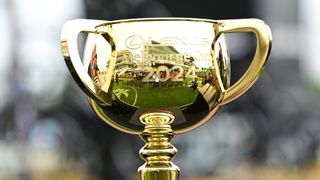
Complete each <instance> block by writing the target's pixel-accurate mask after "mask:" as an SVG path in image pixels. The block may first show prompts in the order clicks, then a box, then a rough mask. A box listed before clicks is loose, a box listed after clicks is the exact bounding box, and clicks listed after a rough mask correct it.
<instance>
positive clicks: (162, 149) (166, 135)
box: [138, 113, 180, 180]
mask: <svg viewBox="0 0 320 180" xmlns="http://www.w3.org/2000/svg"><path fill="white" fill-rule="evenodd" d="M173 120H174V116H172V115H171V114H168V113H148V114H145V115H142V116H141V117H140V121H141V122H142V123H144V124H146V126H145V129H144V131H143V133H142V134H141V135H140V137H141V139H142V140H143V141H145V142H146V145H145V146H144V147H143V148H141V150H140V156H141V158H142V159H144V160H145V161H146V163H145V164H144V165H142V166H141V167H140V168H139V169H138V171H139V176H140V180H179V174H180V169H179V167H178V166H176V165H175V164H173V163H172V162H171V160H172V159H173V158H174V157H175V156H176V153H177V149H176V148H175V147H174V146H173V145H172V144H171V143H170V141H171V140H172V138H173V137H174V136H175V135H174V133H173V131H172V129H171V126H170V125H169V124H171V122H172V121H173Z"/></svg>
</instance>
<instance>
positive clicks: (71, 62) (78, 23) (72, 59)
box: [60, 19, 107, 104]
mask: <svg viewBox="0 0 320 180" xmlns="http://www.w3.org/2000/svg"><path fill="white" fill-rule="evenodd" d="M106 22H107V21H101V20H88V19H76V20H70V21H68V22H66V23H65V24H64V26H63V28H62V31H61V42H60V43H61V49H62V53H63V57H64V60H65V62H66V64H67V67H68V68H69V71H70V73H71V75H72V77H73V78H74V80H75V81H76V82H77V84H78V85H79V86H80V88H81V89H82V90H83V91H84V92H85V93H86V94H87V95H88V96H89V97H90V98H92V99H93V100H95V101H96V102H97V103H99V104H106V102H105V101H104V100H103V99H102V98H100V97H99V96H97V95H96V94H95V88H94V85H93V82H92V80H91V77H90V76H89V74H88V73H87V72H86V70H85V68H84V66H83V64H82V60H81V58H80V56H79V50H78V36H79V34H80V33H81V32H86V33H97V32H96V26H97V25H100V24H103V23H106Z"/></svg>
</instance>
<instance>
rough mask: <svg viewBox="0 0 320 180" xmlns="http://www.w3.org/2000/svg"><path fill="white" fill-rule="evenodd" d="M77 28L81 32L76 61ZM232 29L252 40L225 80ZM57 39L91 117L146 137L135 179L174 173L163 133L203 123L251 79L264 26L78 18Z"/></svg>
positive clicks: (266, 46) (168, 135)
mask: <svg viewBox="0 0 320 180" xmlns="http://www.w3.org/2000/svg"><path fill="white" fill-rule="evenodd" d="M80 32H84V33H86V34H88V37H87V42H86V47H85V49H84V57H83V61H82V60H81V58H80V56H79V54H78V44H77V38H78V35H79V33H80ZM232 32H253V33H254V34H255V35H256V39H257V48H256V53H255V56H254V58H253V61H252V63H251V65H250V67H249V68H248V70H247V71H246V73H245V74H244V75H243V76H242V78H241V79H240V80H239V81H238V82H236V83H235V84H234V85H232V86H231V87H230V66H231V65H230V58H229V54H228V48H227V44H226V40H225V37H224V33H232ZM61 46H62V52H63V55H64V58H65V61H66V64H67V66H68V68H69V71H70V72H71V74H72V76H73V78H74V79H75V81H76V82H77V83H78V85H79V86H80V88H81V89H82V90H83V91H84V92H85V93H86V94H87V95H88V97H89V102H90V104H91V106H92V107H93V110H94V111H95V112H96V113H97V114H98V115H99V117H100V118H101V119H103V120H104V121H105V122H107V123H108V124H110V125H111V126H113V127H114V128H117V129H119V130H121V131H124V132H127V133H132V134H138V135H140V136H141V138H142V139H143V140H144V141H145V142H146V143H147V144H146V146H145V147H144V148H142V150H141V152H140V154H141V157H142V158H143V159H145V160H146V164H145V165H144V166H143V167H141V168H140V170H139V172H140V175H141V176H140V177H141V179H146V180H147V179H178V177H179V168H178V167H177V166H175V165H173V164H172V163H171V159H172V158H173V157H174V156H175V154H176V149H175V148H174V147H173V146H172V145H171V144H170V140H171V139H172V138H173V136H174V134H179V133H183V132H187V131H189V130H192V129H194V128H197V127H199V126H200V125H202V124H204V123H205V122H206V121H208V120H209V119H210V118H211V117H212V116H213V115H214V114H215V113H216V112H217V111H218V110H219V108H220V107H221V105H223V104H226V103H228V102H230V101H232V100H234V99H236V98H237V97H239V96H240V95H241V94H243V93H245V92H246V91H247V90H248V89H249V88H250V87H251V86H252V85H253V84H254V82H255V81H256V80H257V78H258V77H259V75H260V74H261V72H262V70H263V68H264V65H265V62H266V60H267V57H268V55H269V52H270V48H271V32H270V29H269V27H268V26H267V25H266V24H265V23H264V22H263V21H261V20H258V19H240V20H219V21H214V20H208V19H193V18H150V19H129V20H119V21H99V20H84V19H79V20H72V21H68V22H67V23H66V24H65V26H64V27H63V30H62V35H61Z"/></svg>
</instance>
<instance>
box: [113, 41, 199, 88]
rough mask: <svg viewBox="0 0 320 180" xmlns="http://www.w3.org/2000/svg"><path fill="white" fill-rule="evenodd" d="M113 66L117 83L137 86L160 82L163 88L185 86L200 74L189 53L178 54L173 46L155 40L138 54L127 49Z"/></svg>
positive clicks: (120, 54)
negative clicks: (143, 83) (119, 81)
mask: <svg viewBox="0 0 320 180" xmlns="http://www.w3.org/2000/svg"><path fill="white" fill-rule="evenodd" d="M115 66H116V72H115V74H116V75H115V76H116V78H117V80H123V81H125V82H127V84H130V85H131V84H132V85H136V84H137V85H139V86H141V85H142V82H149V83H157V82H159V81H160V82H162V84H166V85H165V86H172V85H174V86H175V85H179V86H181V85H187V84H190V82H191V81H195V79H196V78H197V75H196V71H197V72H198V71H199V72H200V71H201V70H200V69H196V66H195V65H194V58H193V57H191V56H190V55H189V54H181V53H179V52H178V51H177V50H176V49H175V48H174V47H173V46H167V45H161V44H160V43H158V42H155V41H152V42H150V43H146V44H145V45H144V46H143V49H142V51H141V52H140V53H138V54H133V53H132V52H131V51H129V50H123V51H120V52H118V54H117V59H116V65H115ZM202 74H203V73H202ZM200 79H202V78H200ZM198 80H199V79H198ZM168 83H169V85H168Z"/></svg>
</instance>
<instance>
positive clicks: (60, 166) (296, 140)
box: [0, 0, 320, 180]
mask: <svg viewBox="0 0 320 180" xmlns="http://www.w3.org/2000/svg"><path fill="white" fill-rule="evenodd" d="M171 16H172V17H198V18H210V19H227V18H249V17H255V18H261V19H263V20H264V21H266V22H267V23H268V24H269V25H270V27H271V30H272V33H273V49H272V53H271V56H270V58H269V62H268V64H267V66H266V70H265V72H264V73H263V75H262V76H261V78H260V79H259V80H258V81H257V83H256V84H255V85H254V86H253V88H251V90H250V91H248V92H247V93H246V94H244V95H243V96H242V97H241V98H239V99H237V100H236V101H234V102H232V103H230V104H228V105H226V106H224V107H223V108H222V110H221V111H220V112H219V113H218V114H217V115H216V116H215V117H214V118H213V119H214V120H212V121H209V122H208V123H206V124H205V125H204V126H202V127H200V128H198V129H196V130H193V131H192V132H188V133H185V134H182V135H180V136H178V137H176V138H175V139H174V140H173V144H174V145H175V146H176V147H177V148H178V149H179V152H178V154H177V158H176V159H175V163H176V164H178V165H179V166H180V168H181V170H182V177H181V179H186V180H189V179H190V180H195V179H196V180H198V179H199V180H209V179H210V180H211V179H243V180H247V179H248V180H251V179H254V180H255V179H258V180H260V179H261V180H264V179H265V180H267V179H268V180H270V179H272V180H273V179H275V180H278V179H279V180H280V179H281V180H282V179H290V180H291V179H302V178H303V179H310V180H315V179H320V134H319V132H320V99H319V97H320V71H319V70H318V67H319V66H320V59H319V57H318V55H317V54H318V51H319V50H318V45H319V41H320V34H319V32H320V23H318V22H319V20H320V19H319V17H320V1H318V0H242V1H231V0H224V1H216V0H202V1H192V0H184V1H169V0H23V1H21V0H0V23H1V28H0V82H1V84H0V179H32V180H33V179H36V180H37V179H41V180H42V179H80V180H82V179H97V180H100V179H108V180H130V179H137V175H136V170H137V168H138V167H139V166H140V165H142V164H143V161H142V160H141V159H140V158H139V155H138V151H139V149H140V148H141V147H142V146H143V143H142V142H141V140H140V139H139V138H138V137H135V136H131V135H127V134H125V133H122V132H119V131H116V130H114V129H113V128H111V127H110V126H108V125H107V124H105V123H104V122H103V121H101V120H100V119H99V118H98V117H97V116H96V115H95V114H94V113H93V111H92V110H91V108H90V107H89V105H88V103H87V100H86V97H85V95H84V93H82V92H81V91H80V89H79V88H78V87H77V85H76V84H75V82H74V81H73V79H71V76H70V74H69V72H68V70H67V68H66V65H65V63H64V60H63V58H62V53H61V51H60V43H59V41H60V40H59V38H60V30H61V28H62V26H63V23H64V22H65V21H67V20H69V19H75V18H92V19H103V20H105V19H106V20H116V19H123V18H136V17H171ZM227 40H228V43H229V48H230V54H231V61H232V82H235V81H236V80H237V79H238V78H239V77H241V75H242V74H243V72H244V71H245V70H246V68H247V67H248V65H249V63H250V61H251V58H252V56H253V53H254V50H255V39H254V37H253V36H252V35H251V34H228V35H227Z"/></svg>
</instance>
